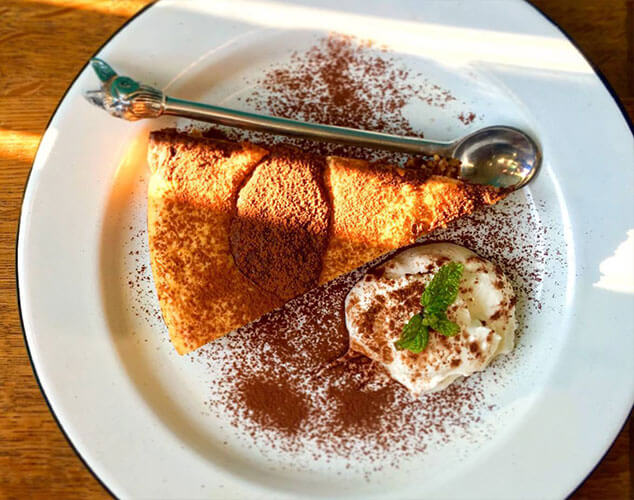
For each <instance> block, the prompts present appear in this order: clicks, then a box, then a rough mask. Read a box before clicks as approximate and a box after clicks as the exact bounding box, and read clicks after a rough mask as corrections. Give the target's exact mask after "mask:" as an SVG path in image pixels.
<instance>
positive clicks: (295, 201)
mask: <svg viewBox="0 0 634 500" xmlns="http://www.w3.org/2000/svg"><path fill="white" fill-rule="evenodd" d="M148 161H149V164H150V168H151V170H152V177H151V181H150V186H149V192H148V233H149V243H150V258H151V264H152V273H153V275H154V281H155V284H156V290H157V293H158V298H159V302H160V305H161V310H162V313H163V318H164V320H165V324H166V325H167V327H168V329H169V332H170V337H171V339H172V342H173V344H174V346H175V348H176V350H177V351H178V352H179V353H181V354H184V353H187V352H190V351H192V350H194V349H196V348H197V347H199V346H201V345H203V344H205V343H207V342H209V341H211V340H214V339H216V338H218V337H221V336H223V335H224V334H226V333H228V332H229V331H231V330H233V329H235V328H237V327H240V326H242V325H244V324H246V323H249V322H250V321H253V320H255V319H257V318H258V317H260V316H261V315H262V314H264V313H266V312H268V311H270V310H272V309H275V308H277V307H279V306H280V305H282V304H283V303H284V302H286V301H288V300H289V299H291V298H293V297H296V296H297V295H300V294H302V293H304V292H305V291H307V290H309V289H311V288H313V287H315V286H317V285H319V284H321V283H325V282H326V281H329V280H331V279H333V278H335V277H336V276H339V275H341V274H344V273H347V272H349V271H351V270H353V269H355V268H357V267H358V266H360V265H362V264H364V263H366V262H368V261H371V260H373V259H375V258H376V257H379V256H380V255H383V254H384V253H386V252H388V251H390V250H393V249H395V248H399V247H402V246H405V245H408V244H411V243H413V242H414V241H415V240H416V239H417V238H418V237H419V236H421V235H424V234H427V233H429V232H430V231H433V230H434V229H435V228H437V227H440V226H443V225H445V224H446V223H448V222H450V221H452V220H454V219H456V218H458V217H460V216H462V215H466V214H469V213H471V212H472V211H473V210H475V209H476V208H477V207H479V206H482V205H490V204H493V203H496V202H497V201H498V200H500V199H501V198H502V197H503V193H501V192H499V191H498V190H496V189H495V188H492V187H489V186H479V185H471V184H467V183H464V182H462V181H459V180H456V179H451V178H448V177H442V176H431V177H430V176H428V175H426V174H425V172H424V171H423V170H421V169H417V170H416V169H402V168H396V167H393V166H381V165H373V164H368V163H367V162H365V161H362V160H352V159H347V158H337V157H329V158H324V157H321V156H317V155H313V154H310V153H306V152H302V151H299V150H297V149H294V148H290V147H283V146H276V147H273V148H270V150H266V149H263V148H261V147H258V146H255V145H253V144H250V143H234V142H230V141H225V140H219V139H210V138H205V137H192V136H189V135H187V134H182V133H178V132H177V131H175V130H163V131H157V132H152V133H151V135H150V145H149V152H148Z"/></svg>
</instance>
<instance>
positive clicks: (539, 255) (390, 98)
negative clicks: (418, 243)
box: [128, 36, 565, 468]
mask: <svg viewBox="0 0 634 500" xmlns="http://www.w3.org/2000/svg"><path fill="white" fill-rule="evenodd" d="M419 77H420V75H412V74H410V72H409V71H408V69H407V68H405V67H403V66H402V65H401V64H400V63H399V62H398V60H397V59H395V58H393V57H392V56H391V55H390V54H389V53H387V52H384V51H382V50H379V49H376V48H373V47H371V46H370V44H368V43H360V42H358V41H357V40H354V39H352V38H348V37H341V36H331V37H329V38H327V39H324V40H321V41H319V42H318V43H316V45H315V46H314V47H312V48H311V49H310V50H309V51H308V52H305V53H295V54H293V55H292V57H291V61H290V63H288V64H285V65H279V66H276V67H272V68H270V70H269V71H267V72H266V73H265V74H264V76H263V77H262V79H261V80H259V81H257V82H250V83H253V84H255V86H256V91H255V93H254V94H253V95H251V96H250V97H248V98H246V100H245V101H246V104H247V106H248V107H250V108H251V109H255V110H257V111H260V112H264V113H267V114H271V115H277V116H283V117H288V118H295V119H300V120H307V121H313V122H321V123H329V124H334V125H343V126H351V127H355V128H365V129H368V130H379V131H384V132H390V133H399V134H409V135H419V136H422V135H423V134H422V131H420V130H415V129H413V127H412V126H411V124H410V123H409V122H408V120H407V119H406V117H405V114H404V108H405V106H406V105H407V104H408V103H410V102H411V101H412V100H414V99H423V101H425V103H427V104H428V105H432V106H438V107H443V106H446V104H447V103H448V102H451V101H454V100H456V98H455V97H454V96H453V95H452V94H451V92H449V91H448V90H446V89H442V88H440V87H439V86H437V85H434V84H430V83H427V84H420V83H413V82H414V81H417V82H420V81H421V80H420V78H419ZM472 115H473V114H472V113H471V112H469V111H467V112H465V113H462V114H461V115H460V116H461V117H462V118H460V117H459V119H460V120H461V121H462V122H463V123H465V122H469V123H470V122H471V121H473V119H474V118H476V117H475V115H473V116H472ZM467 124H468V123H465V125H467ZM218 133H222V132H218V131H217V130H216V129H211V130H210V131H208V132H206V134H218ZM222 134H223V136H224V135H225V134H226V136H227V137H228V138H230V139H240V138H243V139H244V138H248V139H250V140H252V141H254V142H260V143H262V144H264V145H265V146H266V147H270V146H271V145H272V144H271V143H272V142H278V140H277V139H275V140H272V138H271V137H270V136H266V135H264V134H258V133H253V132H245V133H242V132H236V131H233V130H229V131H227V132H226V133H222ZM284 142H287V143H290V144H293V145H295V146H299V147H301V148H303V149H304V150H306V151H309V152H312V153H318V154H339V155H344V156H353V157H358V158H362V159H366V160H370V161H372V160H375V161H376V160H380V161H400V162H402V163H403V164H407V166H409V167H411V168H419V167H420V168H428V169H430V170H431V171H433V172H434V173H447V174H448V175H452V174H455V171H456V169H457V164H456V163H455V162H452V161H450V160H446V159H442V158H438V157H436V158H424V159H420V158H409V157H405V158H403V157H399V158H396V157H395V156H394V155H387V156H386V155H384V156H381V155H379V154H377V153H376V152H373V151H365V150H361V149H358V148H350V147H342V146H337V145H328V144H320V143H314V142H311V141H303V140H299V139H284ZM532 209H534V202H533V201H532V200H531V199H530V198H528V199H525V198H523V197H522V195H521V194H520V193H517V194H513V195H511V196H509V198H508V199H506V200H504V201H502V202H501V203H500V204H499V205H497V206H495V207H491V208H489V209H486V210H482V211H480V212H477V213H475V214H474V215H472V216H470V217H465V218H462V219H460V220H458V221H457V222H456V223H454V224H453V225H452V226H451V227H450V228H448V229H442V230H439V231H436V232H434V234H433V235H432V237H433V238H434V239H438V240H445V241H451V242H454V243H456V244H460V245H464V246H466V247H468V248H471V249H473V250H474V251H476V252H477V253H479V254H480V255H482V256H483V257H486V258H489V259H491V260H493V261H494V262H496V263H498V264H499V265H500V267H501V269H502V270H503V271H504V273H506V274H507V276H509V278H510V279H511V281H512V283H513V286H514V288H515V291H516V293H517V316H518V320H519V324H520V331H519V332H518V334H520V335H521V333H522V332H521V328H522V326H523V325H524V324H525V319H526V314H528V313H527V311H529V310H530V311H533V310H539V309H540V308H541V303H540V302H539V300H540V298H539V290H540V285H539V283H540V281H541V280H542V279H543V278H545V277H547V276H548V272H547V265H546V264H547V262H550V261H552V260H553V259H555V260H557V261H559V262H562V263H563V262H564V261H565V257H564V256H562V254H561V253H560V251H559V250H556V251H555V250H554V249H552V248H551V251H550V253H549V250H548V245H547V235H546V234H545V231H546V229H547V228H546V227H544V226H543V224H542V223H541V221H540V220H538V219H537V218H536V217H535V215H533V212H531V210H532ZM520 218H521V220H522V223H523V225H519V224H517V223H516V222H515V221H516V220H519V219H520ZM144 236H145V235H144V234H143V235H141V234H134V235H133V236H132V239H134V238H139V237H144ZM527 255H528V256H530V259H527V258H526V256H527ZM370 268H371V266H365V267H364V268H361V269H359V270H357V271H355V272H352V273H350V274H348V275H346V276H342V277H340V278H338V279H337V280H335V281H333V282H331V283H328V284H326V285H323V286H321V287H319V288H316V289H313V290H311V291H309V292H308V293H307V294H305V295H303V296H300V297H298V298H296V299H294V300H292V301H291V302H289V303H287V304H286V305H285V306H284V307H283V308H281V309H279V310H277V311H273V312H272V313H269V314H267V315H266V316H264V317H263V318H261V319H260V320H258V321H256V322H254V323H252V324H250V325H247V326H245V327H243V328H241V329H239V330H238V331H236V332H233V333H231V334H229V335H228V336H226V337H224V338H222V339H220V340H218V341H216V342H213V343H211V344H209V345H207V346H204V347H203V348H201V349H199V350H198V351H196V352H195V353H193V356H196V358H197V359H198V360H199V361H200V362H201V363H203V364H204V365H206V366H207V367H208V370H209V373H210V375H209V388H210V389H209V391H210V400H209V404H208V407H209V408H210V410H211V411H212V412H214V413H216V414H217V415H218V416H220V417H223V418H229V420H230V421H231V423H232V425H233V426H234V427H236V429H238V430H240V431H242V433H243V434H244V435H245V436H246V439H247V441H248V443H249V444H252V445H254V446H256V447H257V448H258V449H259V450H260V451H261V452H262V454H264V455H266V454H267V450H269V449H274V450H277V451H282V452H285V453H287V454H289V455H291V456H292V455H295V454H299V453H301V452H302V451H303V450H305V449H306V447H307V445H309V444H311V443H312V444H313V445H316V446H317V448H318V450H319V456H318V457H317V456H316V457H315V458H319V457H325V458H326V459H328V457H332V456H337V457H345V458H346V459H347V460H348V461H349V463H350V464H354V463H356V461H357V460H358V458H359V457H361V456H363V457H366V458H369V459H370V461H373V462H374V463H376V464H382V463H385V461H386V460H387V461H396V462H397V463H398V460H399V459H400V458H402V457H408V456H411V455H414V454H418V453H422V452H424V451H425V450H426V449H427V447H428V446H429V445H431V444H438V442H440V443H441V444H442V443H444V442H448V441H450V440H451V439H453V438H454V437H455V436H456V435H460V433H461V432H463V433H467V432H468V431H469V430H470V429H471V428H472V426H473V425H474V424H476V423H477V422H479V421H480V418H481V415H482V414H483V413H486V412H487V411H491V410H492V407H491V406H490V404H489V402H488V401H487V400H486V395H485V393H484V391H483V389H482V382H481V380H482V377H488V376H490V377H493V379H494V380H495V381H496V382H499V383H500V384H503V383H504V379H503V377H499V376H498V373H499V371H498V367H499V366H504V363H505V360H501V363H497V364H496V366H495V367H492V368H490V369H489V370H487V371H486V372H484V373H482V374H476V375H473V376H471V377H469V379H467V380H465V381H461V382H457V383H454V384H452V385H451V386H450V387H448V388H447V389H445V390H443V391H441V392H438V393H433V394H428V395H424V396H423V397H422V398H421V399H419V400H415V399H413V398H412V397H411V396H410V395H409V393H407V391H406V390H405V389H404V388H403V387H402V386H401V385H399V384H398V383H396V382H394V381H393V380H391V379H390V378H389V377H388V376H387V375H386V373H385V372H384V371H383V369H382V368H381V367H380V366H379V365H377V364H376V363H373V362H372V361H370V360H369V359H368V358H365V357H363V356H356V357H350V356H346V353H347V351H348V347H349V346H348V335H347V332H346V329H345V323H344V317H343V308H344V300H345V297H346V295H347V293H348V291H349V289H350V288H351V287H352V286H353V285H354V283H356V281H357V280H358V279H360V278H361V277H362V276H363V273H364V271H365V270H368V269H370ZM128 279H129V281H130V287H131V288H133V289H134V290H135V291H136V289H137V287H138V283H139V282H140V281H141V282H144V281H145V280H146V279H150V277H149V269H146V268H145V267H143V262H141V261H139V260H137V267H136V270H135V272H133V273H131V275H130V276H129V277H128ZM134 296H135V300H137V301H138V304H137V306H136V307H137V308H141V307H142V305H141V304H143V301H142V300H141V299H140V298H139V297H140V296H139V294H136V295H134ZM150 316H152V317H154V314H153V312H152V311H148V317H150ZM520 347H521V346H520ZM516 352H517V350H516V351H515V352H514V353H512V354H511V355H510V356H507V358H508V359H511V358H512V357H513V356H515V355H516ZM377 467H379V468H380V465H377Z"/></svg>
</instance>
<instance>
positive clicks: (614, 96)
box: [14, 0, 634, 498]
mask: <svg viewBox="0 0 634 500" xmlns="http://www.w3.org/2000/svg"><path fill="white" fill-rule="evenodd" d="M520 1H521V3H523V4H526V5H528V6H530V7H531V8H532V9H533V10H534V11H535V12H537V13H538V14H539V15H540V16H541V17H542V18H543V19H545V20H546V21H547V22H548V23H550V24H551V25H552V26H553V27H554V28H556V30H557V31H558V32H559V33H561V34H562V35H563V36H564V37H565V39H566V40H567V41H568V42H569V43H570V44H571V46H572V47H573V48H574V49H575V50H576V51H577V53H578V54H579V55H581V57H582V58H583V59H584V61H585V62H586V63H587V64H588V66H589V67H590V68H591V69H592V72H593V73H594V75H595V76H597V77H598V79H599V81H600V82H601V84H602V85H603V87H604V88H605V89H606V90H607V91H608V93H609V94H610V97H611V98H612V100H613V101H614V103H615V104H616V106H617V108H618V109H619V111H620V113H621V115H622V116H623V118H624V121H625V124H626V125H627V126H628V128H629V130H630V133H631V135H632V138H634V120H633V119H632V118H630V116H629V114H628V112H627V110H626V108H625V106H624V104H623V102H622V100H621V98H620V97H619V95H618V94H617V93H616V91H615V90H614V88H613V86H612V84H611V83H610V82H609V81H608V79H607V78H606V77H605V75H604V74H603V72H602V71H601V70H600V69H599V68H598V67H597V66H596V65H595V64H594V63H593V62H592V61H591V60H590V59H589V58H588V57H587V55H586V54H585V52H584V51H583V50H582V49H581V47H580V46H579V45H578V44H577V42H576V41H575V40H574V39H573V38H572V37H571V36H570V35H569V34H568V33H567V32H566V31H565V30H564V29H563V28H562V27H561V26H560V24H559V23H557V22H556V21H554V20H553V19H552V18H551V17H550V16H548V15H547V14H545V13H544V12H543V10H542V9H540V8H539V7H537V6H536V5H534V4H533V3H532V2H530V1H529V0H520ZM158 3H160V0H152V1H151V2H150V3H148V4H147V5H145V6H143V7H142V8H141V9H140V10H138V11H137V12H136V13H134V14H133V15H132V16H131V17H130V18H128V19H127V20H126V21H125V22H124V23H123V24H122V25H121V26H120V27H119V28H117V29H116V30H115V31H114V32H113V33H112V34H111V35H110V36H109V37H108V38H107V39H106V40H104V42H103V43H102V44H101V45H100V46H99V47H98V48H97V49H96V50H95V51H94V52H93V54H92V55H91V56H90V57H91V58H92V57H94V56H95V55H97V54H98V53H99V52H100V51H101V50H103V49H104V48H105V47H106V46H107V45H108V44H110V42H111V41H112V40H113V39H114V38H115V37H116V36H117V35H119V34H120V33H121V32H122V31H123V30H125V29H126V28H128V27H129V25H131V24H132V23H133V22H134V21H136V20H137V19H138V18H139V17H141V16H142V15H143V14H145V13H146V12H147V11H149V10H150V9H151V8H153V7H155V6H156V5H157V4H158ZM89 64H90V58H89V59H88V60H87V61H86V63H85V64H84V65H83V66H82V67H81V68H80V69H79V70H78V72H77V73H76V75H75V76H74V77H73V79H72V80H71V82H70V83H69V84H68V86H67V87H66V90H65V91H64V93H63V94H62V95H61V97H60V98H59V100H58V102H57V104H56V106H55V109H54V110H53V112H52V113H51V115H50V117H49V119H48V122H47V124H46V126H45V127H44V129H43V131H42V133H41V135H40V139H39V142H38V147H37V149H36V152H35V155H34V156H33V161H32V162H31V166H30V167H29V171H28V174H27V176H26V180H25V183H24V188H23V191H22V197H21V201H20V211H19V214H18V223H17V228H16V233H15V261H14V262H15V286H16V297H17V309H18V316H19V320H20V328H21V330H22V337H23V340H24V345H25V347H26V352H27V355H28V358H29V364H30V366H31V370H32V371H33V375H34V378H35V381H36V382H37V385H38V387H39V390H40V393H41V394H42V396H43V399H44V401H45V403H46V405H47V407H48V409H49V412H50V414H51V415H52V416H53V420H54V421H55V423H56V424H57V426H58V428H59V429H60V431H61V433H62V435H63V436H64V438H65V440H66V441H67V442H68V444H69V445H70V447H71V449H72V450H73V451H74V452H75V455H76V456H77V457H78V458H79V460H80V461H81V463H82V464H83V465H84V467H85V468H86V469H87V470H88V471H89V472H90V473H91V474H92V476H93V477H94V478H95V479H96V480H97V482H98V483H99V484H100V485H101V486H102V487H103V488H104V490H106V492H107V493H109V494H110V495H111V496H112V497H113V498H117V497H116V495H115V494H114V493H113V491H112V490H111V489H110V487H109V486H108V485H107V484H106V482H105V480H103V479H102V478H101V477H99V475H98V474H97V473H96V472H95V470H94V469H93V467H92V466H91V465H90V464H89V463H88V461H87V459H86V458H85V457H84V456H83V455H82V454H81V453H80V451H79V450H78V448H77V447H76V446H75V444H74V443H73V441H72V440H71V439H70V437H69V435H68V433H67V431H66V430H65V428H64V426H63V424H62V421H61V419H60V417H59V416H58V415H57V414H56V413H55V411H54V409H53V406H52V405H51V402H50V400H49V397H48V396H47V394H46V392H45V390H44V388H43V385H42V382H41V380H40V376H39V374H38V371H37V367H36V365H35V363H34V361H33V356H32V352H31V347H30V345H29V341H28V337H27V334H26V328H25V325H24V319H23V312H22V304H21V299H20V275H19V265H18V263H19V260H20V259H19V253H20V252H19V241H20V229H21V222H22V217H23V213H24V202H25V196H26V192H27V189H28V186H29V182H30V181H31V174H32V173H33V165H34V163H35V160H36V158H37V157H38V155H39V153H40V148H41V145H42V138H43V137H44V136H45V135H46V133H47V132H48V131H49V129H50V125H51V123H52V121H53V119H54V118H55V116H56V115H57V113H58V111H59V108H60V106H61V104H62V103H63V102H64V100H65V99H66V96H67V94H68V92H69V91H70V89H71V88H72V87H73V86H74V85H75V83H76V82H77V80H78V78H79V77H80V76H81V74H82V73H83V72H84V70H85V69H86V67H87V66H88V65H89ZM632 413H634V403H633V404H632V405H631V407H630V410H629V412H628V413H627V415H625V417H624V420H623V422H622V423H621V425H620V428H619V430H618V432H617V433H616V435H615V437H614V439H612V440H611V442H610V443H609V445H608V446H607V447H606V449H605V450H604V452H603V454H602V455H601V457H600V458H599V459H598V461H597V462H596V463H595V465H594V466H593V467H592V468H591V469H590V470H589V471H588V472H587V474H586V475H585V476H584V477H583V478H582V479H581V480H580V481H579V483H578V484H577V485H576V486H575V487H574V488H572V489H571V490H570V491H569V493H568V494H567V495H566V497H568V496H571V495H573V494H574V493H576V492H577V490H579V489H580V488H581V487H582V486H583V485H584V484H585V483H586V481H587V480H588V478H589V477H590V476H591V475H592V474H593V473H594V471H595V470H596V469H597V467H598V466H599V465H600V464H601V463H602V462H603V460H604V459H605V457H606V455H607V454H608V453H609V452H610V450H611V449H612V447H613V446H614V443H615V442H616V439H617V438H618V436H619V435H620V434H621V433H622V431H623V429H624V428H625V426H626V425H627V422H628V421H629V419H630V417H631V416H632Z"/></svg>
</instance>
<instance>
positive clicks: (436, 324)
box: [423, 313, 460, 337]
mask: <svg viewBox="0 0 634 500" xmlns="http://www.w3.org/2000/svg"><path fill="white" fill-rule="evenodd" d="M423 323H425V324H426V325H427V326H429V328H431V329H432V330H434V331H436V332H438V333H440V334H441V335H444V336H445V337H453V336H454V335H456V334H457V333H458V332H459V331H460V326H458V324H457V323H454V322H453V321H451V320H450V319H447V316H446V315H445V313H439V314H437V315H434V316H426V317H425V318H424V319H423Z"/></svg>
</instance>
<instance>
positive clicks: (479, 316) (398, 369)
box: [345, 243, 516, 396]
mask: <svg viewBox="0 0 634 500" xmlns="http://www.w3.org/2000/svg"><path fill="white" fill-rule="evenodd" d="M448 262H461V263H462V264H464V273H463V275H462V279H461V282H460V291H459V293H458V297H457V298H456V300H455V302H454V303H453V304H452V305H451V306H449V309H448V310H447V317H448V318H449V319H450V320H451V321H453V322H455V323H457V324H458V326H459V327H460V332H459V333H458V334H457V335H455V336H454V337H445V336H443V335H441V334H439V333H437V332H434V331H433V330H430V332H429V343H428V345H427V347H426V349H425V350H423V351H422V352H421V353H418V354H414V353H412V352H410V351H409V350H401V351H399V350H397V349H396V347H395V346H394V342H395V341H396V340H398V339H399V337H400V335H401V332H402V330H403V326H404V325H405V324H406V323H407V322H408V321H409V319H410V318H411V317H412V316H413V315H414V314H417V313H419V312H420V310H421V305H420V297H421V294H422V293H423V290H425V287H426V286H427V284H428V283H429V282H430V281H431V279H432V278H433V276H434V274H435V273H436V272H437V271H438V269H439V268H440V267H441V266H442V265H443V264H447V263H448ZM515 300H516V299H515V293H514V292H513V288H512V287H511V284H510V282H509V280H508V279H507V278H506V276H505V275H504V274H503V273H502V271H501V269H500V268H499V267H498V266H496V265H495V264H493V263H492V262H490V261H488V260H486V259H483V258H482V257H479V256H478V255H477V254H475V253H474V252H472V251H471V250H469V249H467V248H464V247H461V246H458V245H454V244H451V243H432V244H423V245H416V246H414V247H410V248H408V249H406V250H403V251H402V252H400V253H398V254H397V255H395V256H394V257H393V258H391V259H390V260H388V261H387V262H385V263H383V264H381V265H380V266H377V267H375V268H373V269H372V270H370V271H369V272H368V273H367V274H366V275H365V276H364V277H363V278H362V279H361V280H360V281H359V282H358V283H357V284H356V285H355V286H354V287H353V288H352V289H351V290H350V292H349V293H348V296H347V297H346V302H345V315H346V326H347V328H348V332H349V335H350V348H351V350H353V351H356V352H359V353H361V354H363V355H365V356H367V357H369V358H370V359H372V360H374V361H376V362H378V363H380V364H382V365H383V366H384V367H385V369H386V370H387V372H388V373H389V375H390V376H391V377H392V378H393V379H394V380H396V381H398V382H400V383H401V384H403V385H404V386H405V387H406V388H407V389H408V390H409V391H410V392H411V393H412V394H413V395H414V396H419V395H420V394H422V393H426V392H433V391H438V390H441V389H444V388H445V387H447V386H448V385H449V384H451V383H452V382H453V381H454V380H456V379H457V378H459V377H467V376H469V375H471V374H473V373H475V372H478V371H481V370H484V369H485V368H486V367H487V366H488V365H489V364H490V363H491V361H492V360H493V359H494V358H495V357H497V356H498V355H500V354H505V353H508V352H510V351H511V350H512V349H513V344H514V339H515V329H516V322H515Z"/></svg>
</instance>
